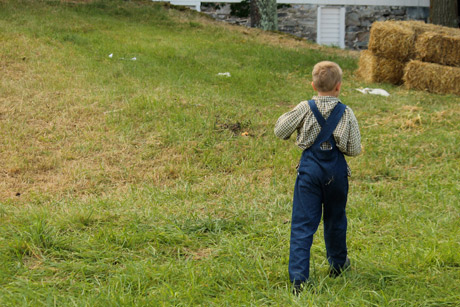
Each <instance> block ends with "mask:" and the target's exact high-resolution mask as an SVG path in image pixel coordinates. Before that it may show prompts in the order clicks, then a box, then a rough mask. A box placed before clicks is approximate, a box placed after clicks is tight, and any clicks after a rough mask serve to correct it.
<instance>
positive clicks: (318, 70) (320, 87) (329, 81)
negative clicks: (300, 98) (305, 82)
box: [312, 61, 342, 93]
mask: <svg viewBox="0 0 460 307" xmlns="http://www.w3.org/2000/svg"><path fill="white" fill-rule="evenodd" d="M312 75H313V82H312V85H313V88H314V89H315V90H316V91H318V92H320V93H330V92H336V91H337V92H338V91H340V85H341V83H342V69H341V68H340V66H339V65H337V64H336V63H334V62H329V61H323V62H319V63H317V64H316V65H315V67H313V73H312Z"/></svg>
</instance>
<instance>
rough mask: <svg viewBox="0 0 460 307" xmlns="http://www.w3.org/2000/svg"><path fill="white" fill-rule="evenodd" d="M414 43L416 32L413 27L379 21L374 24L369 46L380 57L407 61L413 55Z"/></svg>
mask: <svg viewBox="0 0 460 307" xmlns="http://www.w3.org/2000/svg"><path fill="white" fill-rule="evenodd" d="M414 43H415V32H414V30H412V29H411V28H409V27H404V26H403V25H401V24H400V23H397V22H391V21H378V22H374V23H373V24H372V27H371V32H370V37H369V45H368V48H369V50H370V51H372V53H373V54H374V55H376V56H378V57H383V58H387V59H394V60H398V61H401V62H405V61H407V60H409V58H410V57H412V55H413V49H414V48H413V46H414Z"/></svg>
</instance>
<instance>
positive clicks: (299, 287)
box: [292, 281, 311, 296]
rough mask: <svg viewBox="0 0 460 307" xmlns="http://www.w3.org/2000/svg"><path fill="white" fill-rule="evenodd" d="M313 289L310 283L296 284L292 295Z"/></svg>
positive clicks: (293, 286)
mask: <svg viewBox="0 0 460 307" xmlns="http://www.w3.org/2000/svg"><path fill="white" fill-rule="evenodd" d="M309 287H311V284H310V282H309V281H304V282H302V283H294V284H293V285H292V294H294V295H297V296H298V295H299V294H300V292H302V291H303V290H305V289H307V288H309Z"/></svg>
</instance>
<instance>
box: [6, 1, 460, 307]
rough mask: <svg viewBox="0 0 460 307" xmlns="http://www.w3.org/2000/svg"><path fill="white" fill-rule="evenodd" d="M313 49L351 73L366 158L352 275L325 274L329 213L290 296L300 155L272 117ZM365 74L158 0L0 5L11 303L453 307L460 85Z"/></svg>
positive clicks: (358, 161)
mask: <svg viewBox="0 0 460 307" xmlns="http://www.w3.org/2000/svg"><path fill="white" fill-rule="evenodd" d="M109 54H113V56H112V57H111V58H110V57H109ZM134 57H135V58H136V60H133V58H134ZM320 60H332V61H336V62H338V63H339V64H340V65H341V66H342V68H343V69H344V74H345V77H344V89H343V93H342V96H341V98H342V100H343V102H344V103H346V104H347V105H349V106H350V107H352V108H353V110H354V113H355V114H356V116H357V118H358V121H359V122H360V129H361V134H362V139H363V146H364V153H363V155H361V156H359V157H356V158H351V159H348V162H349V164H350V166H351V168H352V171H353V175H352V177H351V179H350V196H349V202H348V217H349V235H348V241H349V243H348V245H349V253H350V258H351V260H352V269H351V270H350V271H349V272H347V273H346V274H345V275H344V276H342V277H340V278H337V279H331V278H329V277H327V269H328V266H327V261H326V259H325V248H324V241H323V238H322V230H321V227H320V230H319V231H318V234H317V235H316V236H315V242H314V245H313V247H312V269H311V271H312V281H313V284H314V286H313V288H312V289H311V290H310V291H306V292H304V293H302V294H301V295H300V296H299V297H296V296H293V295H292V294H291V291H290V285H289V282H288V274H287V262H288V252H289V251H288V247H289V230H290V223H289V220H290V213H291V197H292V188H293V184H294V180H295V175H296V172H295V165H296V164H297V161H298V159H299V157H300V151H299V150H298V149H296V147H295V146H294V141H293V138H291V140H290V141H281V140H278V139H276V138H275V136H274V134H273V127H274V124H275V122H276V119H277V118H278V117H279V116H280V115H281V114H282V113H284V112H286V111H288V110H289V109H290V108H291V107H293V106H295V105H296V104H297V103H298V102H300V101H301V100H306V99H308V98H310V97H311V96H312V95H313V91H312V89H311V86H310V82H311V79H310V74H311V69H312V67H313V65H314V64H315V63H316V62H318V61H320ZM356 68H357V59H356V53H353V52H348V51H341V50H339V49H335V48H323V47H318V46H317V45H314V44H309V43H306V42H301V41H298V40H295V39H293V38H291V37H289V36H285V35H281V34H276V33H262V32H260V31H258V30H253V29H245V28H238V27H233V26H228V25H222V24H218V23H216V22H214V21H211V20H210V19H208V18H206V17H203V16H202V15H199V14H198V13H194V12H188V11H178V10H175V9H170V8H168V7H165V6H162V5H157V4H153V3H150V2H148V1H145V2H134V1H132V2H125V1H120V2H118V1H96V2H90V3H87V4H76V3H75V2H67V3H64V2H62V3H61V2H59V1H13V0H11V1H9V0H0V133H1V138H0V148H1V150H0V161H1V166H2V167H1V169H0V176H1V179H0V305H1V306H21V305H23V306H52V305H56V306H73V305H75V306H105V305H108V306H118V305H120V306H126V305H128V306H129V305H138V306H143V305H151V306H158V305H159V306H161V305H165V306H168V305H180V306H189V305H206V306H208V305H211V306H221V305H228V306H237V305H245V306H248V305H256V306H260V305H279V306H286V305H294V306H372V305H373V306H459V302H460V253H459V250H460V224H459V218H460V205H459V196H460V189H459V180H460V167H459V165H460V164H459V161H460V153H459V148H460V142H459V131H460V97H458V96H443V95H433V94H428V93H424V92H417V91H408V90H406V89H404V88H401V87H393V86H390V85H377V84H365V83H363V82H361V81H359V80H357V79H356V78H355V77H354V71H355V70H356ZM221 72H230V74H231V77H225V76H218V75H217V74H218V73H221ZM358 87H380V88H384V89H386V90H387V91H389V92H390V93H391V96H390V97H388V98H385V97H381V96H373V95H363V94H361V93H359V92H358V91H356V90H355V89H356V88H358ZM246 134H247V135H246Z"/></svg>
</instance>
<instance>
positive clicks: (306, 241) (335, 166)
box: [289, 100, 348, 285]
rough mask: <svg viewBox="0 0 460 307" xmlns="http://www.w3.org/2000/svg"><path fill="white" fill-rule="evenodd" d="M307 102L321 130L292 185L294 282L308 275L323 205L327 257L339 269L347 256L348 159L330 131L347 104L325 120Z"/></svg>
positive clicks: (291, 269) (291, 272)
mask: <svg viewBox="0 0 460 307" xmlns="http://www.w3.org/2000/svg"><path fill="white" fill-rule="evenodd" d="M308 103H309V105H310V109H311V110H312V112H313V114H314V116H315V117H316V120H317V121H318V123H319V124H320V126H321V132H320V133H319V135H318V137H317V138H316V140H315V142H314V144H313V145H312V146H311V147H309V148H307V149H306V150H304V151H303V153H302V158H301V159H300V164H299V169H298V175H297V179H296V183H295V188H294V201H293V208H292V224H291V246H290V255H289V277H290V280H291V282H293V283H294V284H297V285H298V284H300V283H302V282H304V281H306V280H307V279H308V278H309V271H310V248H311V245H312V243H313V235H314V234H315V232H316V230H317V229H318V225H319V223H320V221H321V214H322V210H323V205H324V216H323V220H324V240H325V243H326V250H327V259H328V261H329V263H330V265H331V266H332V267H333V268H335V269H340V267H341V266H343V265H344V263H345V261H346V258H347V243H346V232H347V217H346V215H345V205H346V203H347V194H348V177H347V176H348V175H347V162H346V161H345V157H344V156H343V153H342V152H341V151H340V150H339V149H338V148H337V147H336V144H335V140H334V137H333V135H332V133H333V131H334V130H335V128H336V126H337V124H338V122H339V121H340V119H341V118H342V115H343V112H344V111H345V108H346V106H345V105H344V104H342V103H340V102H339V103H338V104H337V105H336V106H335V108H334V110H333V111H332V112H331V115H330V116H329V117H328V119H327V120H325V119H324V118H323V116H322V115H321V113H320V112H319V110H318V108H317V106H316V104H315V102H314V101H313V100H310V101H309V102H308Z"/></svg>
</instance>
